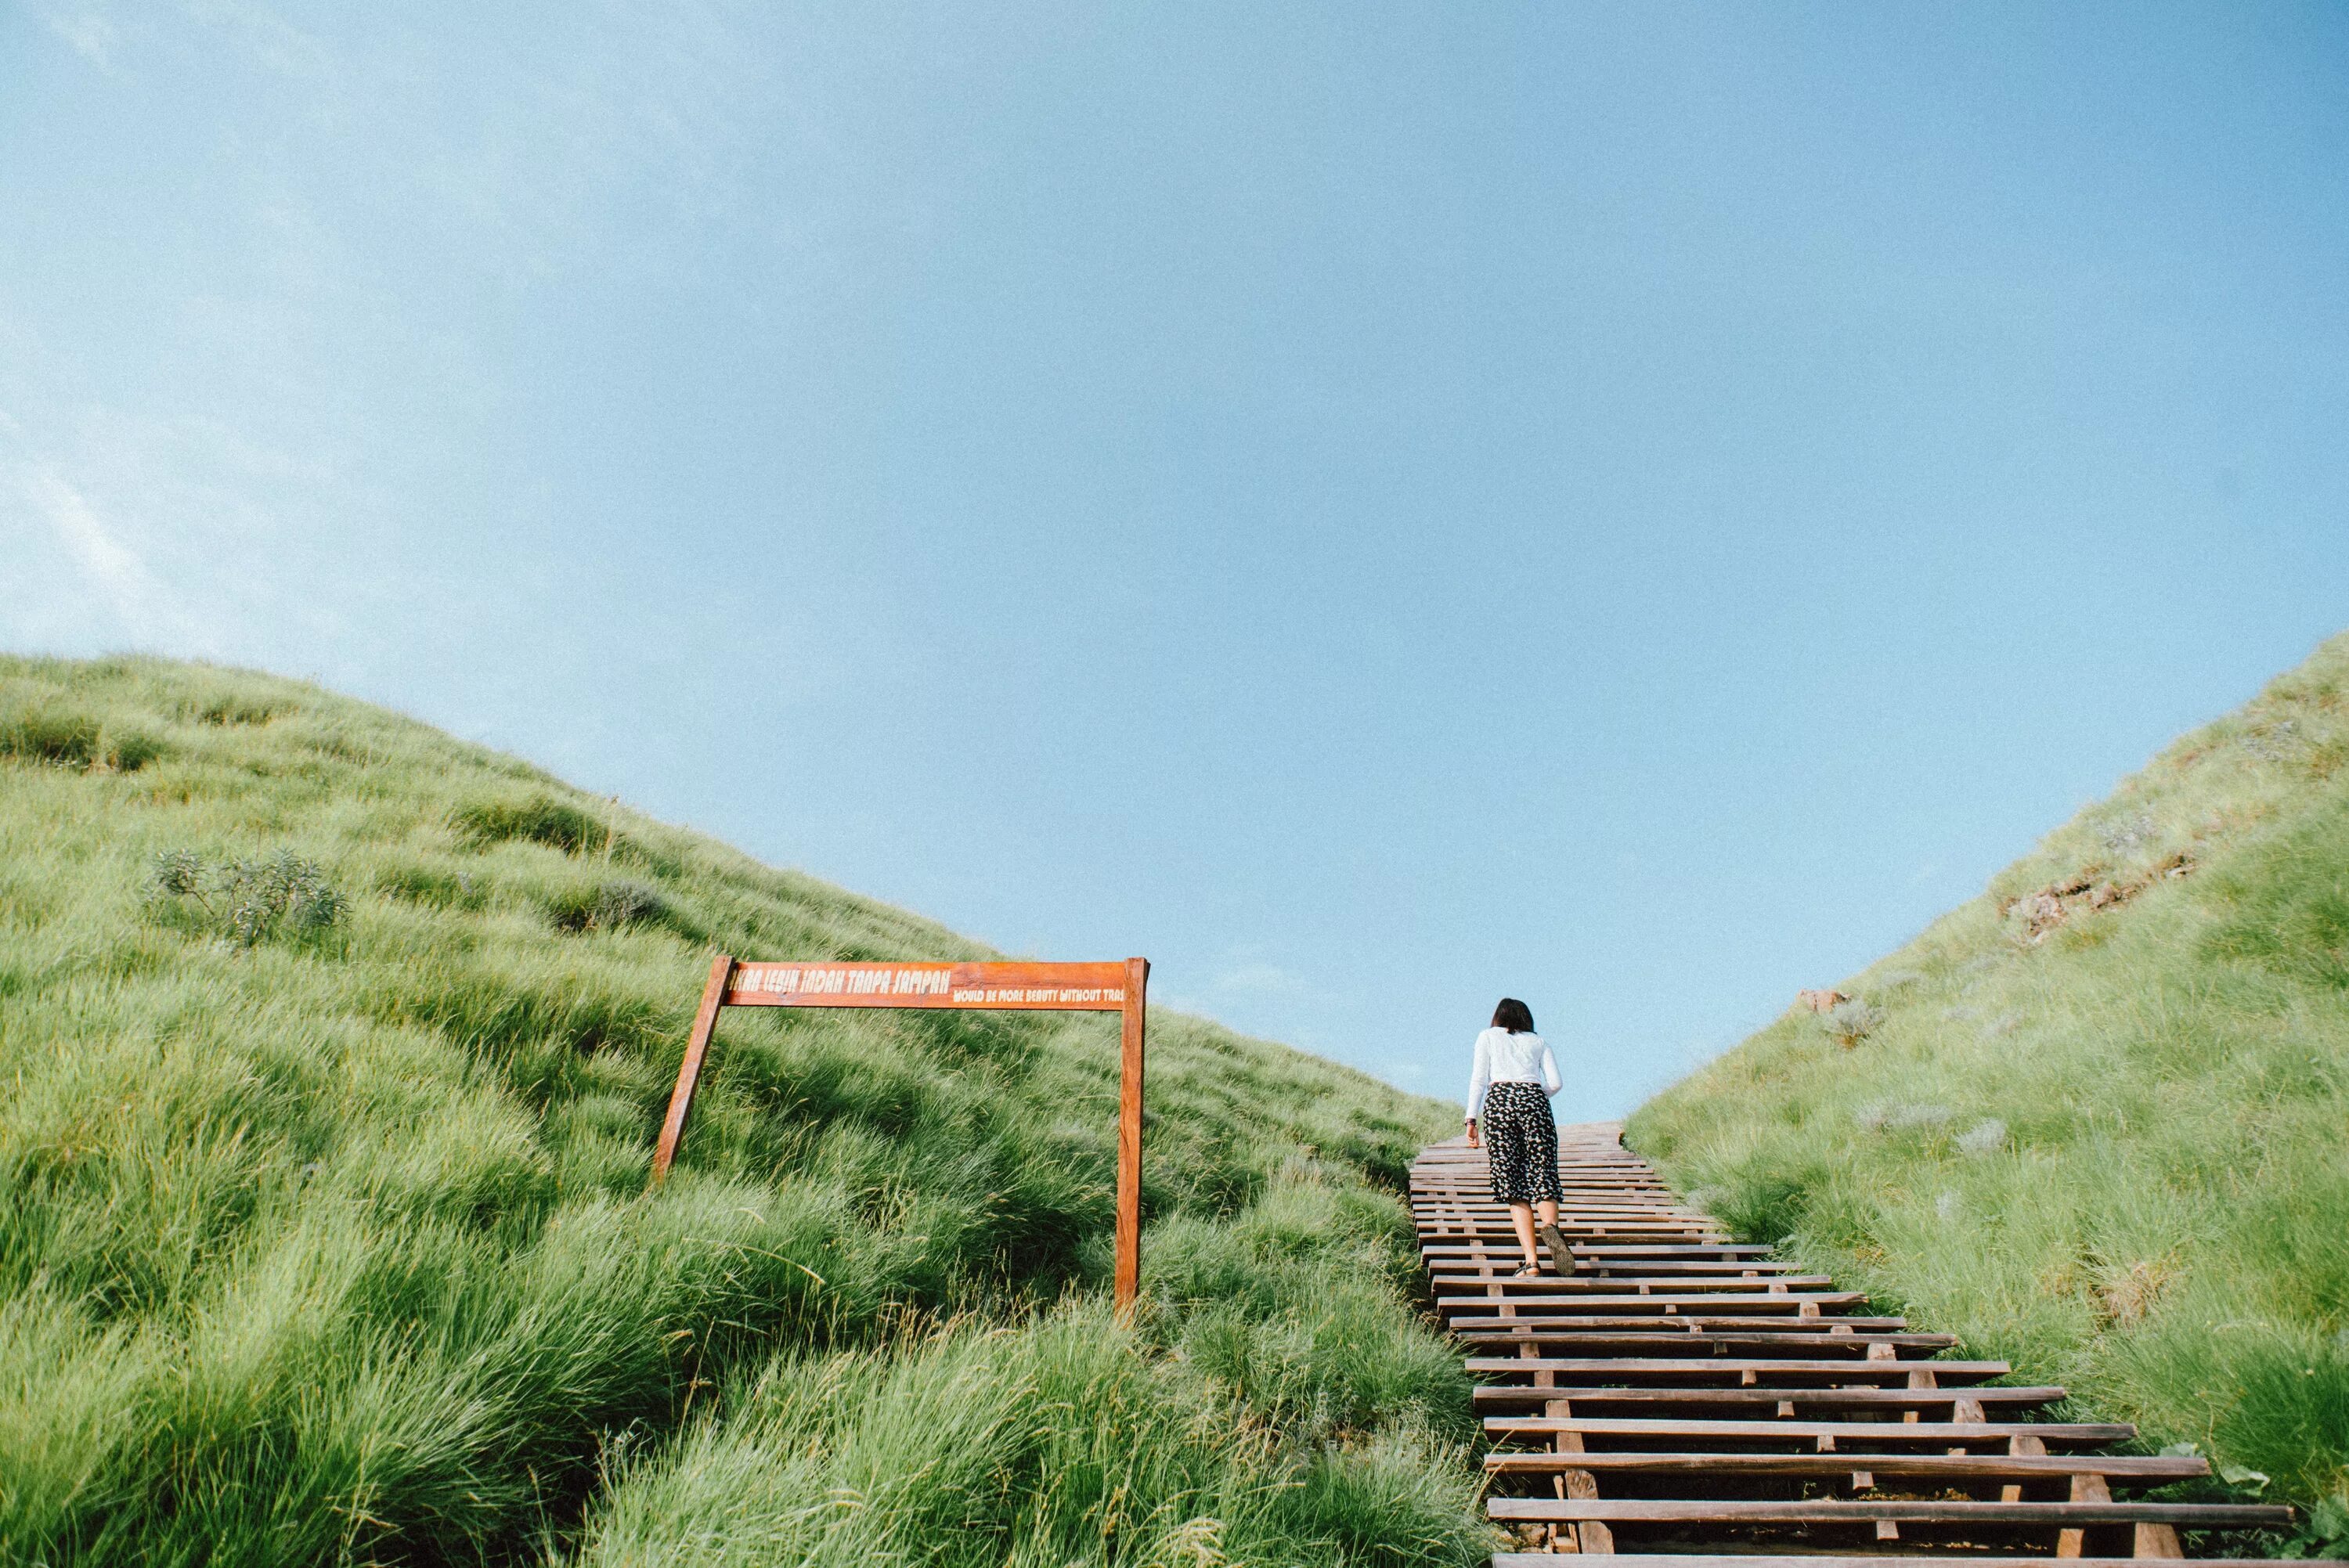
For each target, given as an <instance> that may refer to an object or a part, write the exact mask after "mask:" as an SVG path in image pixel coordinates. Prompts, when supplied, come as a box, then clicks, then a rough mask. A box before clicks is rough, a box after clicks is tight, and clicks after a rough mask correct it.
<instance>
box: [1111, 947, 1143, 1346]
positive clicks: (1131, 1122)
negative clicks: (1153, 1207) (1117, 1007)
mask: <svg viewBox="0 0 2349 1568" xmlns="http://www.w3.org/2000/svg"><path fill="white" fill-rule="evenodd" d="M1149 985H1150V961H1149V960H1148V959H1146V958H1129V959H1127V960H1126V961H1125V972H1124V974H1123V976H1122V978H1121V979H1120V981H1119V985H1118V994H1119V997H1120V1001H1121V1011H1122V1012H1123V1015H1124V1021H1123V1028H1122V1030H1121V1032H1120V1038H1119V1068H1118V1088H1117V1269H1116V1284H1115V1294H1116V1301H1117V1310H1118V1313H1119V1315H1121V1316H1131V1315H1133V1298H1134V1293H1135V1292H1136V1291H1138V1290H1139V1289H1140V1288H1141V1284H1142V1068H1143V1026H1144V1025H1145V1024H1146V1022H1147V1021H1148V1019H1147V1013H1146V1010H1145V1008H1146V1004H1147V1000H1148V997H1147V995H1146V993H1147V991H1148V989H1149Z"/></svg>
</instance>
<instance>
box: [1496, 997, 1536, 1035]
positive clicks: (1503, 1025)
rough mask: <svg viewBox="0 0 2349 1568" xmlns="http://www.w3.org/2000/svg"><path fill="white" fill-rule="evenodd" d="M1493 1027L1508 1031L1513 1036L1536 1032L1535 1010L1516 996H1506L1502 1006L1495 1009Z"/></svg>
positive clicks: (1502, 999)
mask: <svg viewBox="0 0 2349 1568" xmlns="http://www.w3.org/2000/svg"><path fill="white" fill-rule="evenodd" d="M1493 1027H1495V1028H1496V1029H1506V1030H1508V1031H1509V1033H1511V1034H1513V1035H1530V1034H1532V1033H1533V1032H1534V1010H1533V1009H1532V1008H1531V1007H1528V1006H1526V1005H1525V1004H1524V1003H1523V1002H1520V1001H1518V1000H1517V999H1516V997H1515V996H1504V997H1502V998H1501V1005H1500V1006H1497V1007H1495V1008H1494V1009H1493Z"/></svg>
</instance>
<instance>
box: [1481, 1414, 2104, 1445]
mask: <svg viewBox="0 0 2349 1568" xmlns="http://www.w3.org/2000/svg"><path fill="white" fill-rule="evenodd" d="M1485 1430H1486V1431H1488V1432H1493V1433H1495V1434H1499V1435H1504V1436H1507V1437H1513V1438H1535V1437H1550V1438H1554V1437H1556V1436H1557V1435H1558V1434H1560V1433H1571V1434H1573V1435H1575V1436H1577V1437H1579V1438H1582V1439H1585V1440H1586V1441H1587V1440H1588V1439H1591V1438H1609V1439H1626V1438H1673V1439H1687V1438H1694V1439H1700V1440H1702V1441H1704V1442H1732V1441H1742V1442H1772V1443H1784V1442H1809V1443H1816V1442H1817V1441H1818V1439H1821V1438H1832V1439H1835V1440H1836V1442H1837V1445H1838V1446H1839V1447H1840V1445H1842V1444H1844V1443H1870V1444H1881V1443H1938V1444H1940V1445H1942V1446H1943V1447H1952V1446H1955V1445H1957V1444H1961V1443H1987V1442H2005V1441H2007V1440H2009V1439H2013V1438H2016V1437H2032V1438H2036V1439H2039V1440H2040V1441H2041V1442H2043V1443H2125V1442H2127V1441H2128V1440H2129V1439H2131V1438H2134V1437H2135V1436H2137V1429H2136V1428H2135V1427H2133V1426H2130V1425H2129V1424H2128V1423H2127V1422H2126V1421H1806V1420H1801V1419H1796V1418H1784V1419H1780V1420H1775V1421H1674V1420H1651V1419H1641V1418H1637V1417H1630V1418H1624V1417H1612V1416H1487V1417H1485Z"/></svg>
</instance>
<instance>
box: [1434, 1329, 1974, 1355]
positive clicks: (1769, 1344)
mask: <svg viewBox="0 0 2349 1568" xmlns="http://www.w3.org/2000/svg"><path fill="white" fill-rule="evenodd" d="M1458 1337H1459V1338H1461V1339H1463V1340H1464V1341H1466V1342H1467V1343H1468V1344H1470V1345H1475V1346H1492V1345H1524V1346H1544V1345H1556V1346H1564V1347H1565V1350H1564V1353H1565V1354H1568V1355H1574V1356H1595V1355H1598V1354H1599V1353H1601V1352H1619V1353H1621V1354H1624V1355H1629V1356H1656V1355H1672V1356H1725V1355H1728V1354H1730V1353H1731V1352H1733V1351H1740V1352H1747V1353H1750V1354H1753V1355H1757V1356H1767V1355H1769V1354H1770V1353H1771V1352H1773V1351H1786V1352H1787V1353H1788V1354H1800V1355H1804V1356H1826V1355H1830V1354H1833V1355H1844V1356H1848V1357H1850V1358H1852V1359H1854V1360H1865V1359H1867V1357H1868V1353H1869V1351H1870V1350H1871V1349H1872V1348H1873V1347H1875V1346H1878V1345H1884V1346H1891V1347H1892V1349H1893V1350H1895V1351H1896V1352H1898V1353H1899V1356H1900V1358H1901V1359H1903V1360H1921V1359H1923V1358H1925V1357H1930V1356H1931V1355H1932V1354H1933V1353H1934V1352H1936V1351H1940V1350H1947V1349H1949V1348H1950V1347H1951V1346H1953V1345H1955V1344H1956V1343H1957V1338H1956V1336H1953V1335H1948V1334H1825V1333H1810V1334H1806V1333H1803V1332H1801V1331H1800V1330H1797V1329H1791V1328H1789V1329H1785V1330H1783V1331H1780V1332H1777V1333H1769V1332H1763V1331H1757V1330H1753V1329H1705V1328H1680V1329H1673V1328H1640V1329H1622V1328H1484V1329H1478V1330H1476V1331H1475V1332H1474V1333H1470V1334H1463V1335H1460V1336H1458Z"/></svg>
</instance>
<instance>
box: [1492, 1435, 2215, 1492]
mask: <svg viewBox="0 0 2349 1568" xmlns="http://www.w3.org/2000/svg"><path fill="white" fill-rule="evenodd" d="M1572 1435H1575V1436H1580V1435H1581V1434H1572ZM1852 1451H1854V1450H1837V1451H1833V1452H1828V1453H1823V1454H1822V1453H1808V1454H1751V1453H1673V1452H1661V1453H1658V1452H1650V1451H1646V1450H1640V1451H1637V1452H1630V1451H1626V1452H1610V1453H1589V1452H1583V1453H1577V1454H1574V1455H1573V1456H1571V1457H1570V1458H1568V1457H1561V1456H1560V1455H1558V1454H1556V1453H1491V1454H1486V1455H1485V1470H1486V1471H1487V1472H1488V1473H1490V1474H1493V1475H1548V1474H1551V1473H1553V1472H1555V1471H1557V1470H1564V1469H1567V1468H1568V1467H1569V1466H1579V1467H1580V1468H1582V1469H1584V1470H1593V1471H1610V1470H1611V1471H1621V1472H1624V1473H1629V1474H1652V1475H1678V1474H1696V1475H1711V1474H1713V1473H1716V1472H1717V1473H1719V1474H1721V1475H1723V1476H1724V1477H1727V1476H1754V1475H1783V1476H1828V1475H1841V1474H1844V1473H1845V1472H1847V1471H1848V1470H1850V1469H1851V1468H1852V1460H1851V1457H1850V1456H1851V1452H1852ZM1866 1457H1867V1460H1868V1469H1869V1470H1872V1471H1873V1472H1875V1473H1876V1474H1878V1475H1925V1476H1934V1477H1960V1478H1978V1479H1982V1480H2006V1479H2010V1478H2018V1479H2022V1480H2032V1479H2033V1478H2038V1479H2048V1478H2054V1479H2063V1478H2066V1477H2070V1476H2075V1475H2086V1474H2095V1475H2101V1476H2105V1477H2106V1478H2107V1479H2113V1478H2118V1479H2124V1480H2141V1481H2146V1482H2147V1483H2155V1482H2159V1483H2167V1482H2169V1481H2174V1480H2192V1479H2193V1478H2194V1477H2197V1476H2203V1475H2208V1474H2209V1473H2210V1466H2209V1462H2208V1461H2207V1460H2199V1459H2192V1458H2187V1459H2173V1458H2168V1457H2166V1456H2154V1457H2147V1456H2143V1455H2136V1454H2041V1455H2036V1456H2030V1457H2025V1456H2020V1455H2014V1454H1878V1453H1871V1454H1868V1455H1867V1456H1866ZM1941 1484H1946V1483H1941Z"/></svg>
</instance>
